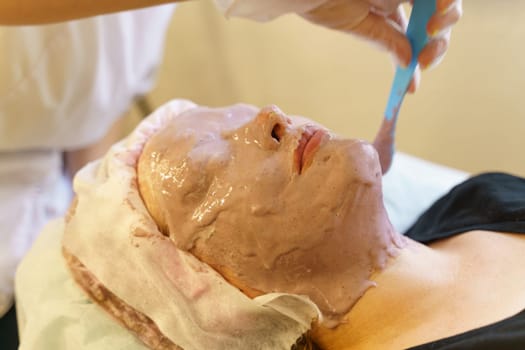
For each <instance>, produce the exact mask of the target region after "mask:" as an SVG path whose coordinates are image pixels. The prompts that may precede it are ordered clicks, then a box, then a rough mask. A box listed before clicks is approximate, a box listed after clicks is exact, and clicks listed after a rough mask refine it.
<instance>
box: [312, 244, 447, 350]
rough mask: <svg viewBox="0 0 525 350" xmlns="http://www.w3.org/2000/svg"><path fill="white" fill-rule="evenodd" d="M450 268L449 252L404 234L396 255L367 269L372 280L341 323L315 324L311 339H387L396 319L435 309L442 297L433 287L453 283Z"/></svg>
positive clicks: (335, 342)
mask: <svg viewBox="0 0 525 350" xmlns="http://www.w3.org/2000/svg"><path fill="white" fill-rule="evenodd" d="M455 269H456V262H455V259H453V258H452V257H451V256H448V255H447V254H441V253H440V252H437V251H434V250H432V249H430V248H428V247H426V246H424V245H421V244H419V243H417V242H414V241H412V240H410V239H406V245H405V247H404V248H402V249H400V250H399V252H398V255H397V256H396V257H393V258H392V259H391V260H390V261H389V263H388V265H387V266H386V267H385V268H384V269H383V270H381V271H377V272H376V273H375V274H374V275H372V277H371V279H372V280H373V281H374V282H375V284H376V286H375V287H374V288H370V289H368V291H367V292H366V293H365V294H364V295H363V297H361V299H360V300H359V301H358V302H357V303H356V304H355V305H354V307H353V308H352V309H351V311H350V312H349V313H348V314H347V315H346V317H345V319H344V321H343V323H342V324H341V325H339V327H337V328H335V329H327V328H324V327H322V326H319V327H317V328H315V329H314V331H313V335H314V339H315V340H316V342H318V344H319V345H320V346H321V348H323V349H326V350H327V349H342V348H345V349H346V348H348V349H352V348H354V347H355V348H356V349H365V348H367V346H370V348H374V347H373V346H377V344H381V343H383V340H385V341H390V342H391V340H392V339H395V338H396V337H397V336H398V335H394V334H390V333H389V332H390V331H392V332H398V331H399V330H400V328H399V325H400V324H401V323H405V324H407V326H409V325H414V324H417V323H418V322H420V321H422V320H425V319H426V317H427V316H428V314H429V313H430V312H435V308H436V304H437V303H439V302H440V300H441V299H440V298H441V297H442V295H441V293H436V291H445V290H446V289H447V286H449V285H451V284H452V281H453V278H451V273H450V272H451V271H454V270H455ZM379 329H381V332H378V330H379ZM385 344H388V342H386V343H385ZM372 345H373V346H372Z"/></svg>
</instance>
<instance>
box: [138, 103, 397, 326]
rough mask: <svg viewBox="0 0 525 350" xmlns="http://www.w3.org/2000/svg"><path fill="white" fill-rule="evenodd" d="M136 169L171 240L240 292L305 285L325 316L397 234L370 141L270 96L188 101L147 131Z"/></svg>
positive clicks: (339, 310)
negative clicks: (289, 111)
mask: <svg viewBox="0 0 525 350" xmlns="http://www.w3.org/2000/svg"><path fill="white" fill-rule="evenodd" d="M137 172H138V184H139V190H140V193H141V196H142V197H143V200H144V203H145V204H146V207H147V208H148V210H149V212H150V214H151V215H152V216H153V218H154V219H155V221H156V222H157V224H158V226H159V227H160V228H161V230H162V231H163V232H164V233H165V234H166V235H167V236H169V237H170V239H171V240H172V241H173V242H174V243H175V244H176V246H177V247H178V248H179V249H183V250H186V251H189V252H192V253H193V254H194V255H195V256H196V257H198V258H199V259H200V260H201V261H203V262H205V263H207V264H209V265H211V266H212V267H214V268H215V269H216V270H217V271H218V272H220V273H221V274H222V275H223V276H224V277H225V278H227V279H228V280H229V281H230V282H231V283H232V284H234V285H236V286H238V287H239V288H240V289H242V290H243V291H245V292H246V293H247V294H248V295H252V296H253V295H256V294H261V293H269V292H287V293H294V294H303V295H307V296H309V297H310V298H311V299H312V300H313V301H314V302H315V303H316V304H317V305H318V306H319V308H320V309H321V311H322V312H323V316H324V317H325V321H326V322H325V324H326V325H329V326H335V325H337V324H338V322H339V321H340V320H341V318H342V316H344V314H346V313H347V312H348V310H349V309H350V308H351V307H352V305H354V304H355V302H356V301H357V300H358V299H359V298H360V297H361V296H362V295H363V294H364V292H365V291H366V290H367V289H368V288H369V287H371V286H373V284H374V283H373V282H372V281H371V279H370V276H371V275H372V273H373V272H374V271H377V270H380V269H382V268H383V267H384V266H385V265H386V263H387V261H388V259H389V257H391V256H394V255H396V253H397V251H398V248H400V247H402V246H403V244H404V242H403V239H402V238H401V237H400V236H399V235H398V234H397V233H396V232H395V231H394V229H393V227H392V226H391V224H390V222H389V220H388V217H387V214H386V211H385V209H384V207H383V202H382V193H381V167H380V165H379V161H378V156H377V152H376V151H375V149H374V148H373V147H372V146H371V145H370V144H368V143H366V142H364V141H360V140H348V139H342V138H339V137H337V136H336V135H334V134H332V133H330V132H329V131H327V130H325V129H324V128H322V127H320V126H319V125H316V124H314V123H313V122H310V121H308V120H305V119H304V118H298V117H288V116H285V115H284V114H283V113H282V112H281V111H280V110H279V109H278V108H276V107H273V106H271V107H266V108H263V109H261V110H259V109H256V108H254V107H252V106H248V105H235V106H231V107H227V108H221V109H217V108H215V109H210V108H203V107H198V108H194V109H191V110H189V111H186V112H184V113H182V114H181V115H179V116H177V117H176V118H175V119H174V120H173V121H171V122H170V124H169V125H167V126H166V127H165V128H163V129H161V130H160V131H159V132H158V133H156V134H155V135H154V136H152V137H151V138H150V139H149V141H148V142H147V143H146V145H145V147H144V150H143V152H142V155H141V156H140V159H139V162H138V170H137Z"/></svg>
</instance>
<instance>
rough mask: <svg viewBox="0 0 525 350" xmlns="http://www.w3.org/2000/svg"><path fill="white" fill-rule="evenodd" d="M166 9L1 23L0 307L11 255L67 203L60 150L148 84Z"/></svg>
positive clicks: (108, 120) (9, 280)
mask: <svg viewBox="0 0 525 350" xmlns="http://www.w3.org/2000/svg"><path fill="white" fill-rule="evenodd" d="M172 11H173V5H168V6H159V7H155V8H150V9H145V10H138V11H130V12H123V13H118V14H113V15H107V16H99V17H94V18H90V19H84V20H78V21H71V22H67V23H61V24H52V25H44V26H27V27H0V52H1V53H2V54H1V55H0V206H1V207H2V210H0V317H1V316H2V315H3V313H4V312H6V311H7V310H8V309H9V306H10V305H11V303H12V294H13V278H14V272H15V267H16V265H17V263H18V261H19V260H20V259H21V258H22V256H23V255H24V254H25V252H26V251H27V249H28V248H29V247H30V245H31V243H32V242H33V240H34V238H35V237H36V235H37V233H38V232H39V231H40V229H41V228H42V226H43V225H44V224H45V223H46V222H47V221H48V220H49V219H50V218H53V217H56V216H59V215H62V214H63V212H64V210H65V208H66V206H67V205H68V203H69V198H70V193H69V192H68V183H67V181H65V179H64V178H63V175H62V161H61V152H62V151H63V150H67V149H72V148H76V147H81V146H84V145H88V144H91V143H94V142H96V141H97V140H98V139H99V138H101V137H102V136H103V135H104V134H105V133H106V132H107V130H108V128H109V127H110V126H111V125H112V123H113V122H114V121H115V120H116V119H117V118H119V117H120V116H121V115H122V113H123V112H124V111H125V110H126V109H128V108H129V106H130V103H131V101H132V98H133V97H134V96H136V95H139V94H143V93H145V92H147V91H148V90H149V89H150V87H151V85H152V82H153V78H154V76H155V74H154V73H155V70H156V67H157V65H158V63H159V62H160V60H161V58H162V51H163V47H164V39H165V33H166V29H167V26H168V23H169V19H170V18H171V15H172Z"/></svg>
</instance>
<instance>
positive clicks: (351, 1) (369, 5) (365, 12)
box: [301, 0, 462, 92]
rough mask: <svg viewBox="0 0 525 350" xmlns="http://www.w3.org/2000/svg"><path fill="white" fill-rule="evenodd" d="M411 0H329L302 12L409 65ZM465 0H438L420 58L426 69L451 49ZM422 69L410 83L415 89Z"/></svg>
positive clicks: (311, 20)
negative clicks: (407, 8)
mask: <svg viewBox="0 0 525 350" xmlns="http://www.w3.org/2000/svg"><path fill="white" fill-rule="evenodd" d="M403 2H408V0H326V1H325V2H323V3H322V4H321V5H320V6H317V7H315V8H313V9H311V10H308V11H306V12H304V13H301V15H302V16H303V17H304V18H306V19H307V20H309V21H310V22H313V23H316V24H319V25H322V26H325V27H328V28H331V29H335V30H340V31H344V32H348V33H350V34H353V35H356V36H358V37H360V38H362V39H365V40H368V41H370V42H372V43H375V44H377V45H379V46H380V47H381V48H383V49H386V50H387V51H388V52H390V53H391V54H392V55H393V57H394V60H395V61H396V62H397V63H399V64H401V65H403V66H407V65H408V64H409V63H410V60H411V59H412V50H411V47H410V43H409V41H408V38H407V37H406V35H405V32H406V27H407V17H406V15H405V11H404V9H403V7H402V6H401V4H402V3H403ZM461 2H462V0H437V10H436V13H435V14H434V15H433V16H432V17H431V18H430V20H429V23H428V25H427V32H428V34H429V35H430V37H431V39H430V41H429V42H428V44H427V45H426V46H425V48H424V49H423V50H422V51H421V53H420V55H419V57H418V61H419V65H420V67H421V68H422V69H426V68H428V67H432V66H435V65H436V64H438V63H439V62H440V61H441V59H442V58H443V56H444V55H445V52H446V51H447V48H448V45H449V41H450V32H451V26H452V25H453V24H455V23H456V22H457V21H458V20H459V19H460V17H461V14H462V4H461ZM418 83H419V70H417V71H416V73H415V75H414V79H413V80H412V83H411V84H410V87H409V92H414V91H415V90H416V89H417V86H418Z"/></svg>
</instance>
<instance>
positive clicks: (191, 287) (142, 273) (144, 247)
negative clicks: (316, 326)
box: [63, 100, 320, 350]
mask: <svg viewBox="0 0 525 350" xmlns="http://www.w3.org/2000/svg"><path fill="white" fill-rule="evenodd" d="M195 107H196V105H195V104H193V103H191V102H189V101H183V100H175V101H172V102H170V103H168V104H166V105H164V106H163V107H161V108H159V109H158V110H157V111H156V112H155V113H154V114H152V115H151V116H150V117H148V118H147V119H146V120H144V121H143V122H142V123H141V124H140V125H139V126H138V127H137V129H136V130H135V131H134V132H133V133H132V134H131V135H130V136H129V137H128V138H126V139H125V140H124V141H122V142H120V143H118V144H116V145H115V146H113V147H112V148H111V150H110V151H109V152H108V153H107V155H106V156H105V157H104V158H103V159H102V160H100V161H97V162H94V163H91V164H90V165H88V166H86V167H85V168H83V169H82V170H81V171H80V172H79V173H78V174H77V176H76V178H75V182H74V188H75V192H76V199H75V202H74V204H73V205H72V207H71V208H70V211H69V214H68V216H67V217H66V224H65V231H64V238H63V253H64V256H65V257H66V261H67V263H68V266H69V268H70V270H71V272H72V274H73V276H74V278H75V280H76V281H77V283H78V284H79V285H80V286H81V287H82V288H83V289H84V290H85V291H86V292H87V293H88V294H89V295H90V297H91V298H92V299H93V300H95V301H96V302H97V303H98V304H99V305H101V306H102V307H103V308H104V309H105V310H106V311H107V312H109V313H110V314H111V315H112V316H113V317H114V318H116V319H117V320H118V321H120V322H121V323H122V324H123V325H124V326H125V327H127V328H128V329H130V330H131V331H133V332H134V333H135V334H136V336H137V337H138V338H140V339H141V340H142V341H143V342H144V343H145V344H146V345H147V346H148V347H150V348H152V349H179V348H182V349H185V350H190V349H217V350H220V349H290V348H291V347H292V345H294V344H295V342H296V341H297V339H298V338H300V337H301V335H303V334H304V333H305V332H306V331H307V330H308V329H309V328H310V325H311V322H312V321H313V320H314V319H315V318H318V317H320V313H319V310H318V308H317V307H316V305H315V304H314V303H312V302H311V301H310V300H309V299H308V298H307V297H304V296H299V295H293V294H283V293H272V294H265V295H262V296H259V297H257V298H254V299H250V298H249V297H247V296H246V295H244V294H243V293H242V292H241V291H239V290H238V289H237V288H236V287H234V286H232V285H230V284H229V283H228V282H226V281H225V280H224V279H223V277H222V276H221V275H219V274H218V273H217V272H216V271H215V270H213V269H212V268H211V267H209V266H208V265H206V264H204V263H202V262H201V261H199V260H198V259H197V258H195V257H194V256H193V255H191V254H190V253H188V252H185V251H182V250H180V249H178V248H177V247H176V246H175V245H174V244H173V242H172V241H171V240H170V239H169V238H168V237H166V236H165V235H163V234H162V233H161V232H160V231H159V229H158V227H157V225H156V223H155V222H154V220H153V219H152V218H151V216H150V215H149V213H148V211H147V209H146V207H145V206H144V203H143V202H142V199H141V196H140V194H139V190H138V186H137V173H136V164H137V161H138V158H139V156H140V154H141V151H142V148H143V147H144V144H145V143H146V141H147V140H148V139H149V138H150V137H151V135H153V134H154V133H155V132H156V131H157V130H159V129H160V128H162V127H163V126H164V125H166V123H169V122H170V120H172V119H173V118H176V116H177V115H178V114H180V113H182V112H184V111H187V110H189V109H192V108H195Z"/></svg>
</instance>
